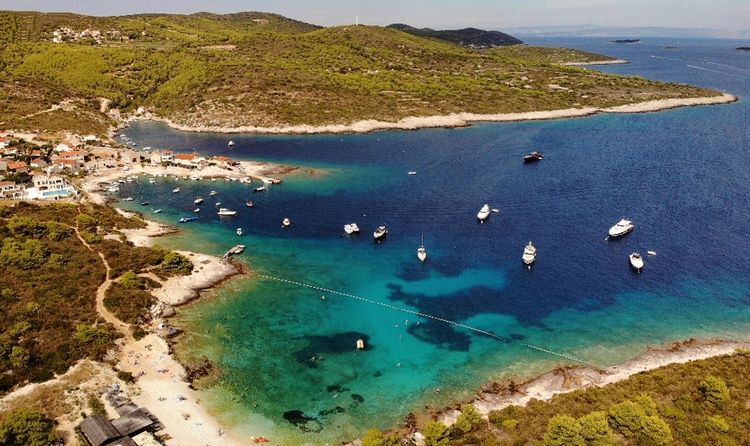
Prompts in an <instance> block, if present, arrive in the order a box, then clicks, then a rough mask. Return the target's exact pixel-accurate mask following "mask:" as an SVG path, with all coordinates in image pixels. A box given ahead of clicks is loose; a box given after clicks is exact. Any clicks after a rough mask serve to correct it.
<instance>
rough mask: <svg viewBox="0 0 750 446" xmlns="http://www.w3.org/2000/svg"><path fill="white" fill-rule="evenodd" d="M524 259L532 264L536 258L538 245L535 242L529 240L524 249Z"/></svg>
mask: <svg viewBox="0 0 750 446" xmlns="http://www.w3.org/2000/svg"><path fill="white" fill-rule="evenodd" d="M521 259H523V263H524V264H526V265H528V266H531V264H532V263H534V260H536V247H535V246H534V244H533V243H531V242H529V244H528V245H526V247H525V248H524V249H523V256H522V257H521Z"/></svg>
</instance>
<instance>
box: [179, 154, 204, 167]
mask: <svg viewBox="0 0 750 446" xmlns="http://www.w3.org/2000/svg"><path fill="white" fill-rule="evenodd" d="M205 162H206V159H205V158H203V157H202V156H198V155H197V154H195V153H180V154H177V155H175V156H174V161H173V163H174V164H176V165H178V166H182V167H187V168H190V169H194V168H196V167H198V166H201V165H203V164H204V163H205Z"/></svg>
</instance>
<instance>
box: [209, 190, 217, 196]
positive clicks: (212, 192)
mask: <svg viewBox="0 0 750 446" xmlns="http://www.w3.org/2000/svg"><path fill="white" fill-rule="evenodd" d="M208 195H210V196H212V197H213V196H214V195H216V191H215V190H212V191H211V192H209V193H208Z"/></svg>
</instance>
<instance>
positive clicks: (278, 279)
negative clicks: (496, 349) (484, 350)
mask: <svg viewBox="0 0 750 446" xmlns="http://www.w3.org/2000/svg"><path fill="white" fill-rule="evenodd" d="M257 276H258V277H260V278H262V279H269V280H273V281H276V282H282V283H287V284H290V285H295V286H299V287H303V288H310V289H313V290H317V291H323V292H324V293H330V294H338V295H339V296H344V297H348V298H351V299H355V300H359V301H362V302H367V303H369V304H374V305H380V306H381V307H385V308H388V309H390V310H395V311H401V312H403V313H409V314H413V315H416V316H420V317H423V318H426V319H432V320H435V321H438V322H443V323H445V324H448V325H453V326H455V327H460V328H463V329H466V330H469V331H473V332H475V333H479V334H483V335H485V336H489V337H491V338H495V339H497V340H498V341H507V340H508V339H507V338H503V337H502V336H498V335H496V334H495V333H492V332H490V331H487V330H482V329H481V328H476V327H472V326H470V325H466V324H462V323H460V322H456V321H452V320H449V319H444V318H442V317H439V316H433V315H431V314H427V313H421V312H419V311H415V310H410V309H408V308H403V307H397V306H395V305H391V304H387V303H385V302H380V301H377V300H373V299H368V298H366V297H361V296H357V295H354V294H351V293H345V292H342V291H336V290H332V289H329V288H323V287H320V286H317V285H312V284H309V283H304V282H297V281H295V280H289V279H283V278H281V277H274V276H269V275H268V274H258V275H257ZM519 344H521V345H523V346H524V347H526V348H529V349H531V350H535V351H538V352H542V353H546V354H548V355H552V356H557V357H559V358H563V359H567V360H570V361H573V362H577V363H579V364H583V365H587V366H589V367H593V368H595V369H597V370H601V367H599V366H597V365H596V364H593V363H591V362H588V361H586V360H583V359H578V358H575V357H573V356H570V355H566V354H565V353H558V352H555V351H552V350H549V349H546V348H543V347H539V346H536V345H532V344H527V343H525V342H519Z"/></svg>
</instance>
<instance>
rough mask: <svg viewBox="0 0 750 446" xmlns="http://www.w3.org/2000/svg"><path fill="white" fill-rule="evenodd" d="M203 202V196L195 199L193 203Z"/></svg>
mask: <svg viewBox="0 0 750 446" xmlns="http://www.w3.org/2000/svg"><path fill="white" fill-rule="evenodd" d="M201 203H203V198H202V197H198V198H196V199H195V200H193V204H201Z"/></svg>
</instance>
